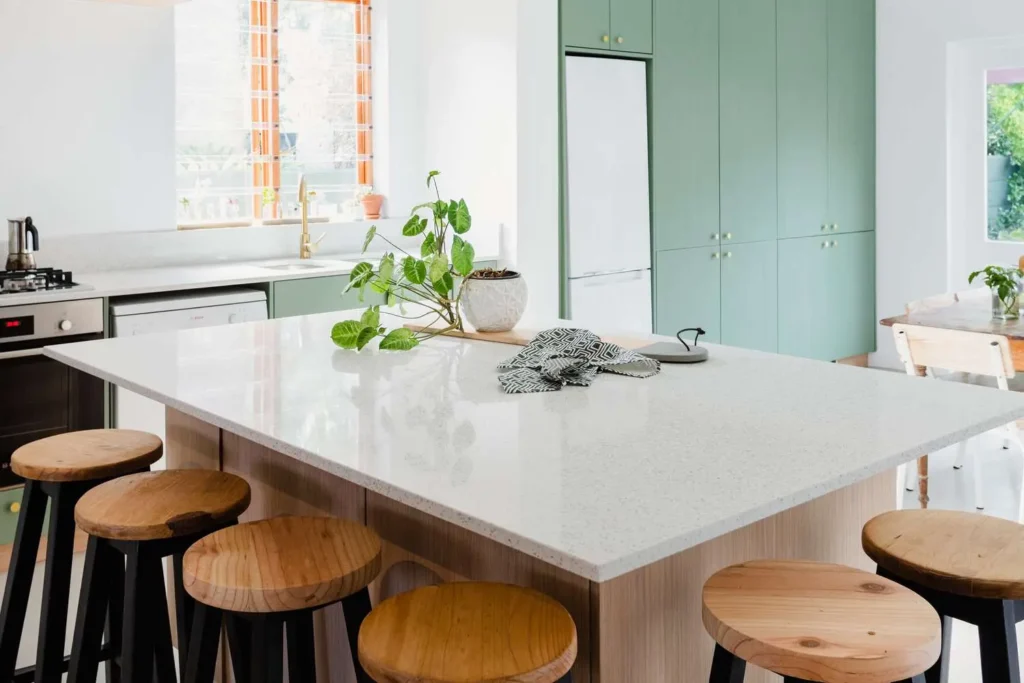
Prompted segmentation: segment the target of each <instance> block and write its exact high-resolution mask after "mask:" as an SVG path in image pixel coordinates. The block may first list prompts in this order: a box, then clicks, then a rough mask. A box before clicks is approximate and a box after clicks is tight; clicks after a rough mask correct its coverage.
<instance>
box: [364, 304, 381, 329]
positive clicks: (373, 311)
mask: <svg viewBox="0 0 1024 683" xmlns="http://www.w3.org/2000/svg"><path fill="white" fill-rule="evenodd" d="M359 322H361V323H362V324H364V325H366V326H367V327H372V328H374V329H377V328H378V327H379V326H380V306H371V307H370V308H367V309H366V310H365V311H364V312H363V315H362V317H361V318H359Z"/></svg>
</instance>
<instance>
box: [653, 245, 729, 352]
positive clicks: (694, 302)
mask: <svg viewBox="0 0 1024 683" xmlns="http://www.w3.org/2000/svg"><path fill="white" fill-rule="evenodd" d="M720 256H721V254H720V252H719V249H718V247H704V248H700V249H674V250H672V251H661V252H658V254H657V256H656V258H655V264H654V277H655V306H654V310H655V313H654V315H655V318H654V330H655V332H657V333H658V334H668V335H675V333H676V332H678V331H679V330H681V329H683V328H684V327H703V328H704V330H705V331H706V332H707V337H705V339H706V340H707V341H709V342H720V341H721V340H722V332H721V311H720V308H721V268H720V265H721V262H722V261H721V258H720Z"/></svg>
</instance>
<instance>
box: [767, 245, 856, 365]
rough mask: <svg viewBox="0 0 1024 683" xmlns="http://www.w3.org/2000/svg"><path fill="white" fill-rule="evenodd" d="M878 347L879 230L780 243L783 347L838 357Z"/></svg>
mask: <svg viewBox="0 0 1024 683" xmlns="http://www.w3.org/2000/svg"><path fill="white" fill-rule="evenodd" d="M874 350H875V234H874V233H873V232H860V233H854V234H846V235H830V236H828V237H804V238H800V239H792V240H780V241H779V351H780V352H781V353H787V354H791V355H794V356H805V357H807V358H817V359H819V360H839V359H841V358H847V357H849V356H856V355H860V354H862V353H869V352H871V351H874Z"/></svg>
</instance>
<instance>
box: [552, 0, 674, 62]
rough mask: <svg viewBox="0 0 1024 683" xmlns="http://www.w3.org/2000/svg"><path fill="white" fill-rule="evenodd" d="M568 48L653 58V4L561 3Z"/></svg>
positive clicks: (614, 0) (615, 0)
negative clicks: (629, 53)
mask: <svg viewBox="0 0 1024 683" xmlns="http://www.w3.org/2000/svg"><path fill="white" fill-rule="evenodd" d="M561 2H562V6H561V10H562V41H563V42H564V43H565V45H566V47H578V48H587V49H591V50H611V51H614V52H636V53H641V54H650V53H651V52H652V51H653V49H654V35H653V24H654V21H653V7H652V4H651V3H652V0H561Z"/></svg>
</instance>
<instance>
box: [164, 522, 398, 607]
mask: <svg viewBox="0 0 1024 683" xmlns="http://www.w3.org/2000/svg"><path fill="white" fill-rule="evenodd" d="M380 553H381V541H380V537H379V536H378V535H377V533H376V532H375V531H373V530H372V529H369V528H367V527H365V526H363V525H362V524H359V523H357V522H352V521H349V520H346V519H335V518H333V517H275V518H273V519H264V520H261V521H259V522H251V523H248V524H239V525H237V526H233V527H228V528H226V529H221V530H220V531H218V532H216V533H214V534H210V535H209V536H207V537H205V538H203V539H201V540H199V541H197V542H196V543H195V544H193V545H192V547H191V548H189V549H188V551H187V552H186V553H185V561H184V566H183V574H182V576H183V579H184V583H185V590H187V591H188V592H189V594H190V595H191V596H192V597H194V598H195V599H196V600H198V601H199V602H202V603H203V604H206V605H210V606H211V607H216V608H218V609H222V610H226V611H230V612H248V613H270V612H290V611H293V610H300V609H312V608H316V607H320V606H323V605H329V604H331V603H334V602H337V601H339V600H341V599H342V598H345V597H348V596H349V595H352V594H353V593H356V592H357V591H360V590H362V589H363V588H365V587H366V586H367V585H369V583H370V582H371V581H373V579H374V578H375V577H376V576H377V574H378V573H379V572H380V565H381V557H380Z"/></svg>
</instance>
